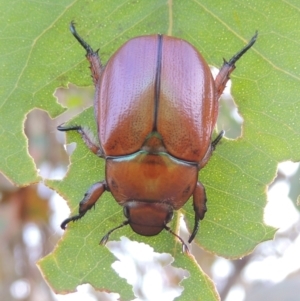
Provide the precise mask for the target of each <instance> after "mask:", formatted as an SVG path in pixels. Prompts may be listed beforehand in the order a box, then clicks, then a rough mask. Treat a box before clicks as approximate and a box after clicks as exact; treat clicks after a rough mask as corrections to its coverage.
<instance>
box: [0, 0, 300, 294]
mask: <svg viewBox="0 0 300 301" xmlns="http://www.w3.org/2000/svg"><path fill="white" fill-rule="evenodd" d="M0 10H1V12H2V17H1V19H0V20H1V21H0V22H1V29H2V30H1V41H2V42H1V44H0V49H1V57H0V60H1V74H0V76H1V90H0V96H1V98H0V101H1V105H0V136H1V142H2V143H1V148H0V155H1V158H2V160H0V168H1V171H2V172H3V173H4V174H5V175H6V176H7V177H8V178H9V179H11V180H12V181H14V182H15V183H16V184H18V185H27V184H29V183H32V182H36V181H38V180H39V176H38V175H37V171H36V169H35V166H34V163H33V161H32V159H31V157H30V156H29V155H28V153H27V141H26V138H25V135H24V130H23V124H24V120H25V117H26V114H27V113H28V112H29V111H30V110H32V109H33V108H41V109H43V110H46V111H47V112H48V113H49V114H50V116H51V117H55V116H58V115H59V114H60V113H62V111H63V109H62V108H61V107H60V106H59V105H58V104H57V102H56V100H55V98H54V97H53V93H54V91H55V89H56V88H57V87H62V86H66V85H67V84H68V83H69V82H72V83H74V84H76V85H79V86H86V85H91V84H92V82H91V79H90V74H89V71H88V68H87V67H88V63H87V61H86V59H85V57H84V54H85V53H84V51H83V49H82V48H81V47H80V45H78V43H77V42H76V40H75V39H74V38H73V37H72V35H71V34H70V33H69V30H68V25H69V23H70V21H71V20H75V21H76V23H77V29H78V31H79V33H80V34H81V36H82V37H84V38H85V39H86V40H87V41H88V42H89V43H90V44H91V46H92V47H93V48H94V49H97V48H98V47H100V53H101V58H102V61H103V62H106V61H107V59H108V58H109V57H110V56H111V54H112V53H113V52H114V51H116V49H117V48H118V47H119V46H120V45H122V43H124V42H125V41H126V40H128V39H130V38H131V37H134V36H138V35H144V34H150V33H163V34H169V35H174V36H177V37H181V38H184V39H186V40H188V41H189V42H190V43H192V44H193V45H195V47H196V48H197V49H199V51H200V52H201V53H202V54H203V56H204V57H205V59H206V60H207V61H208V63H209V64H210V65H214V66H217V67H220V66H221V64H222V58H223V57H225V58H226V59H229V58H230V57H231V56H232V55H233V54H235V53H236V52H237V51H238V50H239V49H241V48H242V47H243V46H244V45H245V44H246V43H247V41H248V40H249V39H250V38H251V36H252V35H253V34H254V32H255V30H258V31H259V37H258V41H257V43H256V44H255V45H254V47H253V48H252V49H251V50H250V51H249V52H248V53H247V54H246V55H245V56H244V57H243V58H242V59H241V60H240V61H239V62H238V63H237V69H236V70H235V71H234V73H233V74H232V82H233V95H234V99H235V102H236V104H237V105H238V108H239V113H240V114H241V115H242V116H243V118H244V124H243V135H242V137H241V138H239V139H237V140H234V141H233V140H226V139H223V140H222V142H221V143H220V145H218V147H217V150H216V151H215V153H214V155H213V156H212V158H211V160H210V161H209V163H208V164H207V166H206V167H205V168H204V169H203V170H201V172H200V180H201V182H202V183H203V184H204V186H205V187H206V191H207V197H208V212H207V214H206V217H205V219H204V220H203V222H201V226H200V231H199V233H198V235H197V237H196V241H197V243H199V244H200V245H201V246H202V247H203V248H205V249H206V250H208V251H209V252H213V253H215V254H218V255H221V256H225V257H228V258H239V257H241V256H244V255H246V254H248V253H249V252H251V251H252V250H253V249H254V248H255V247H256V245H257V244H258V243H260V242H262V241H265V240H268V239H271V238H272V237H273V235H274V229H272V228H270V227H268V226H266V225H265V224H264V222H263V210H264V206H265V204H266V187H267V185H268V184H269V183H270V182H271V181H272V180H273V179H274V177H275V175H276V168H277V164H278V162H281V161H285V160H293V161H299V159H300V153H299V145H300V136H299V129H300V118H299V117H298V115H299V100H298V97H297V95H298V90H299V89H298V87H299V78H300V74H299V70H300V61H299V58H298V55H297V54H298V53H299V47H298V41H299V40H300V37H299V31H298V28H299V25H300V24H299V22H300V21H299V20H300V5H299V3H298V1H295V0H294V1H290V2H289V3H287V2H283V1H276V0H275V1H267V0H262V1H255V0H249V1H247V2H245V1H232V0H231V1H226V3H224V2H223V1H217V0H215V1H192V0H187V1H179V0H174V1H165V0H164V1H162V0H156V1H147V0H144V1H128V0H126V1H125V0H124V1H122V2H121V1H83V0H78V1H67V0H65V1H59V2H56V1H39V2H28V1H24V0H23V1H18V3H17V5H14V7H13V9H12V6H10V5H8V4H7V3H6V1H1V2H0ZM71 123H73V124H74V123H77V124H82V125H88V126H90V127H91V128H93V129H95V123H94V120H93V110H92V108H91V109H88V110H87V111H85V112H83V113H82V114H81V115H80V116H78V118H76V119H75V120H73V121H72V122H71ZM68 141H69V142H71V141H74V142H76V143H77V148H76V150H75V152H74V153H73V155H72V157H71V162H72V164H71V166H70V168H69V171H68V175H67V177H66V178H65V179H64V180H63V181H62V182H57V181H48V185H49V186H50V187H52V188H53V189H55V190H56V191H57V192H58V193H59V194H61V195H62V196H63V197H64V198H65V199H66V200H67V201H68V203H69V205H70V207H71V209H72V213H75V212H77V210H78V202H79V201H80V200H81V199H82V196H83V194H84V193H85V191H86V190H87V189H88V188H89V187H90V186H91V185H92V184H93V183H95V182H97V181H100V180H102V179H104V162H103V160H101V159H98V158H97V157H96V156H94V155H93V154H91V153H90V152H89V151H88V150H87V149H86V147H85V145H83V142H82V141H81V139H80V137H79V135H78V134H76V133H68ZM181 212H182V213H183V214H184V215H185V218H186V221H187V224H188V227H189V228H191V227H192V226H193V219H194V214H193V209H192V205H191V201H189V202H188V203H187V204H186V206H185V207H184V208H183V209H182V210H181ZM123 219H124V217H123V215H122V210H121V207H120V206H118V205H117V204H116V202H115V201H114V200H113V198H112V197H111V195H110V194H109V193H105V194H104V196H103V197H101V200H99V202H98V204H97V208H96V210H95V211H94V212H92V211H91V212H89V213H88V214H87V215H86V216H85V217H84V218H83V219H81V220H80V221H78V222H77V223H74V224H70V225H69V226H68V230H67V231H66V233H65V235H64V237H63V239H62V240H61V241H60V242H59V244H58V246H57V248H56V249H55V251H54V252H53V253H52V254H49V255H48V256H46V257H45V258H44V259H43V260H41V261H40V263H39V265H40V267H41V269H42V271H43V274H44V276H45V278H46V280H47V281H48V283H49V284H50V285H51V287H52V288H53V289H54V291H56V292H59V293H63V292H69V291H74V290H75V289H76V286H77V285H79V284H81V283H87V282H88V283H91V284H92V285H93V286H94V287H95V288H97V289H98V290H106V291H114V292H119V293H120V294H121V298H122V299H124V300H129V299H130V298H132V297H133V294H132V290H131V287H130V286H129V285H128V284H126V281H125V280H123V279H120V278H119V277H118V275H117V274H116V273H115V272H114V271H113V270H112V268H111V264H112V263H113V261H114V257H113V255H112V254H111V253H110V252H109V251H108V250H107V249H106V248H105V247H101V246H98V242H99V240H100V239H101V237H102V236H103V235H104V234H105V233H107V231H108V230H109V229H111V228H113V227H115V226H116V225H118V224H120V223H121V222H122V221H123ZM172 226H173V229H174V228H178V218H176V219H174V221H173V224H172ZM121 235H125V236H127V237H130V238H131V239H134V240H137V241H143V242H145V243H149V244H150V245H152V246H153V247H154V249H155V251H157V252H169V253H170V254H172V256H174V258H175V263H174V266H177V267H181V268H185V269H187V270H188V271H189V272H190V274H191V276H190V278H189V279H187V280H185V281H183V283H182V285H183V286H184V288H185V290H184V292H183V294H182V296H181V297H180V300H217V299H218V297H217V294H216V292H215V289H214V287H213V284H212V282H211V281H210V280H209V279H208V277H207V276H206V275H205V274H204V273H203V271H202V270H201V268H200V267H198V266H197V264H196V263H195V261H194V259H193V258H192V257H190V256H187V255H183V254H182V253H181V245H180V243H179V242H178V241H177V240H176V239H174V237H173V236H171V235H170V234H169V233H167V232H166V231H164V232H162V233H161V234H160V235H158V236H156V237H151V238H145V237H141V236H138V235H136V234H133V233H132V231H131V229H130V227H124V228H122V229H120V230H119V231H117V232H115V233H113V234H112V236H111V239H112V240H114V239H115V240H116V239H118V238H119V237H120V236H121Z"/></svg>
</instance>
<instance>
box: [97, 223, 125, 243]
mask: <svg viewBox="0 0 300 301" xmlns="http://www.w3.org/2000/svg"><path fill="white" fill-rule="evenodd" d="M128 224H129V221H128V220H127V221H124V222H123V223H122V224H121V225H119V226H118V227H115V228H113V229H111V230H109V231H108V232H107V233H106V234H105V235H104V236H103V237H102V239H101V240H100V242H99V245H103V246H105V245H106V243H107V241H108V239H109V235H110V234H111V233H112V232H114V231H115V230H117V229H120V228H122V227H124V226H126V225H128Z"/></svg>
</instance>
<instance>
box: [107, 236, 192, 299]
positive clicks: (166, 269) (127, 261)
mask: <svg viewBox="0 0 300 301" xmlns="http://www.w3.org/2000/svg"><path fill="white" fill-rule="evenodd" d="M107 247H108V249H109V250H110V251H111V252H112V253H113V254H114V255H115V256H116V257H117V258H118V261H116V262H114V263H113V264H112V268H113V269H114V270H115V271H116V272H117V273H118V274H119V276H120V277H122V278H125V279H126V280H127V282H128V283H129V284H131V285H132V286H133V291H134V294H135V295H136V296H137V297H139V298H140V299H142V300H165V301H171V300H174V298H176V297H178V296H180V295H181V293H182V291H183V287H181V286H180V285H179V284H180V282H181V281H182V280H183V279H185V278H188V277H189V272H188V271H186V270H183V269H181V268H175V267H173V266H172V265H171V264H172V262H173V261H174V258H173V257H172V256H171V255H170V254H167V253H162V254H160V253H156V252H154V251H153V248H152V247H150V246H149V245H146V244H145V243H138V242H134V241H131V240H129V239H128V238H126V237H121V241H119V242H117V241H110V242H108V243H107Z"/></svg>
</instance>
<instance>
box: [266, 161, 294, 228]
mask: <svg viewBox="0 0 300 301" xmlns="http://www.w3.org/2000/svg"><path fill="white" fill-rule="evenodd" d="M299 176H300V164H299V163H294V162H291V161H286V162H281V163H279V164H278V171H277V177H276V179H275V181H274V182H273V183H272V184H271V186H270V187H269V190H268V203H267V206H266V207H265V211H264V220H265V222H266V224H268V225H270V226H273V227H274V228H278V229H279V232H284V231H287V230H288V229H290V228H292V227H293V226H294V225H296V224H297V223H298V221H299V208H298V210H297V198H298V196H299V193H300V189H299V185H298V183H299Z"/></svg>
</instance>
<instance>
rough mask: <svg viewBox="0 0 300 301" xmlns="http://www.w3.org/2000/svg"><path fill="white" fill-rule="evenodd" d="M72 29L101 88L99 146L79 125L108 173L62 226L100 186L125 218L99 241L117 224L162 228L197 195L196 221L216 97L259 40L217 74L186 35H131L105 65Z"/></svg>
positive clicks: (139, 229) (201, 211)
mask: <svg viewBox="0 0 300 301" xmlns="http://www.w3.org/2000/svg"><path fill="white" fill-rule="evenodd" d="M70 29H71V32H72V34H73V35H74V36H75V38H76V39H77V40H78V42H79V43H80V44H81V45H82V46H83V48H84V49H85V50H86V51H87V54H86V57H87V59H88V60H89V62H90V65H91V71H92V77H93V80H94V84H95V88H96V92H95V100H94V109H95V117H96V122H97V129H98V138H99V145H97V144H96V143H94V142H93V139H91V138H90V137H89V135H88V133H87V132H86V131H84V129H83V128H82V127H81V126H71V127H63V126H59V127H58V130H60V131H70V130H76V131H78V132H79V133H80V135H81V136H82V138H83V140H84V142H85V143H86V145H87V146H88V148H89V149H90V150H91V151H92V152H93V153H95V154H96V155H97V156H99V157H101V158H104V159H105V161H106V179H105V180H103V181H101V182H98V183H96V184H94V185H93V186H92V187H91V188H90V189H89V190H88V191H87V193H86V194H85V196H84V198H83V200H82V201H81V202H80V205H79V214H78V215H75V216H72V217H70V218H67V219H66V220H65V221H64V222H63V223H62V224H61V227H62V228H63V229H65V227H66V225H67V224H68V223H69V222H70V221H76V220H78V219H80V218H81V217H83V216H84V215H85V213H86V212H87V211H88V210H89V209H90V208H92V207H93V206H94V205H95V203H96V202H97V200H98V199H99V198H100V196H101V195H102V193H103V192H104V191H105V190H106V191H110V192H111V193H112V195H113V196H114V198H115V200H116V201H117V202H118V203H119V204H120V205H121V206H123V208H124V215H125V217H126V218H127V220H126V221H124V222H123V223H122V224H121V225H119V226H118V227H116V228H114V229H112V230H110V231H109V232H108V233H107V234H106V235H105V236H104V237H103V238H102V240H101V243H102V244H105V243H106V242H107V240H108V238H109V235H110V233H111V232H112V231H114V230H115V229H118V228H120V227H122V226H124V225H127V224H129V225H130V226H131V228H132V230H133V231H135V232H136V233H138V234H140V235H145V236H152V235H157V234H158V233H160V232H161V231H162V230H163V229H166V230H168V231H170V232H171V233H172V234H174V235H175V236H176V237H178V238H179V239H180V240H181V242H182V244H183V246H184V247H185V248H186V249H187V246H186V245H185V243H184V242H183V240H182V239H181V238H180V237H179V236H178V235H176V234H175V233H174V232H173V231H172V230H171V229H170V228H169V227H168V226H167V224H168V222H170V220H171V219H172V217H173V211H174V210H178V209H180V208H181V207H182V206H183V205H184V204H185V203H186V202H187V200H188V199H189V198H190V197H191V196H193V205H194V211H195V224H194V229H193V232H192V234H191V236H190V238H189V243H191V241H192V240H193V239H194V237H195V235H196V233H197V231H198V227H199V221H200V220H202V219H203V218H204V215H205V212H206V194H205V189H204V187H203V185H202V184H201V183H200V182H198V173H199V170H200V169H201V168H203V167H204V165H205V164H206V163H207V162H208V160H209V158H210V156H211V154H212V152H213V151H214V149H215V147H216V145H217V144H218V142H219V141H220V139H221V138H222V136H223V134H224V132H223V131H222V132H221V133H220V134H219V135H218V136H217V138H216V139H215V140H213V141H211V137H212V132H213V130H214V127H215V124H216V120H217V116H218V108H219V103H218V99H219V97H220V95H221V94H222V92H223V90H224V88H225V85H226V82H227V81H228V79H229V75H230V73H231V72H232V71H233V70H234V68H235V65H234V64H235V62H236V61H237V60H238V59H239V58H240V57H241V56H242V55H243V54H244V53H245V52H246V51H247V50H248V49H249V48H250V47H251V46H252V45H253V44H254V43H255V41H256V38H257V33H256V34H255V35H254V36H253V38H252V39H251V41H250V42H249V43H248V44H247V45H246V46H245V47H244V48H243V49H242V50H241V51H239V52H238V53H237V54H236V55H235V56H233V57H232V59H231V60H230V61H229V62H226V61H224V64H223V66H222V68H221V70H220V72H219V74H218V75H217V77H216V79H215V80H214V79H213V77H212V75H211V71H210V68H209V66H208V64H207V63H206V62H205V60H204V59H203V57H202V56H201V54H200V53H199V52H198V51H197V49H195V48H194V47H193V46H192V45H191V44H189V43H188V42H186V41H184V40H181V39H178V38H174V37H169V36H164V35H150V36H141V37H137V38H134V39H131V40H129V41H128V42H126V43H125V44H124V45H123V46H121V48H119V50H117V52H116V53H115V54H114V55H113V56H112V57H111V58H110V60H109V61H108V63H107V65H106V66H105V67H104V66H103V65H102V64H101V61H100V59H99V56H98V51H96V52H95V51H93V50H92V48H91V47H90V46H89V45H88V44H87V43H86V42H85V41H84V40H83V39H82V38H81V37H80V36H79V35H78V33H77V32H76V30H75V27H74V24H73V23H71V26H70Z"/></svg>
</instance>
